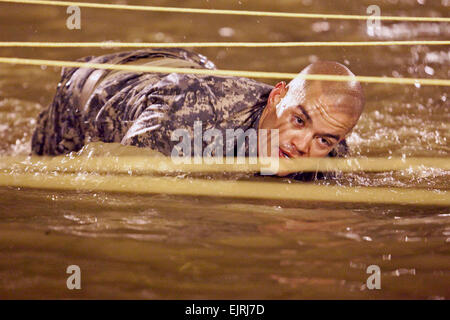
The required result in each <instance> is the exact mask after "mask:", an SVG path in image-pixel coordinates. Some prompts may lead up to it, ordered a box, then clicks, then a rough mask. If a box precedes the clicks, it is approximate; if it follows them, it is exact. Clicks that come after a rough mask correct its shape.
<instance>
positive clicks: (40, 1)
mask: <svg viewBox="0 0 450 320" xmlns="http://www.w3.org/2000/svg"><path fill="white" fill-rule="evenodd" d="M0 2H7V3H22V4H36V5H50V6H63V7H68V6H78V7H80V8H98V9H116V10H133V11H152V12H171V13H198V14H216V15H217V14H221V15H241V16H257V17H278V18H304V19H335V20H368V19H375V18H374V16H371V15H350V14H322V13H291V12H264V11H248V10H223V9H200V8H176V7H158V6H138V5H124V4H106V3H84V2H72V1H45V0H0ZM376 19H377V20H389V21H427V22H450V18H447V17H402V16H379V17H376Z"/></svg>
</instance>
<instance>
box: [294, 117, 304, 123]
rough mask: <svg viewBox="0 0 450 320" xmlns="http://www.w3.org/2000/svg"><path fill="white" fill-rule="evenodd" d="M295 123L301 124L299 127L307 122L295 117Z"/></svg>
mask: <svg viewBox="0 0 450 320" xmlns="http://www.w3.org/2000/svg"><path fill="white" fill-rule="evenodd" d="M295 122H296V123H297V124H299V125H304V124H305V121H303V119H302V118H300V117H297V116H296V117H295Z"/></svg>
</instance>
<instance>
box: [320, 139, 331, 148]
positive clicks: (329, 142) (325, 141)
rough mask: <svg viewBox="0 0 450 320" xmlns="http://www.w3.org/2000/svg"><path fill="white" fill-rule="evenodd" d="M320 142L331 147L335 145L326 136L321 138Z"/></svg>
mask: <svg viewBox="0 0 450 320" xmlns="http://www.w3.org/2000/svg"><path fill="white" fill-rule="evenodd" d="M320 143H321V144H323V145H325V146H327V147H331V146H332V145H333V143H332V142H331V141H330V140H328V139H325V138H320Z"/></svg>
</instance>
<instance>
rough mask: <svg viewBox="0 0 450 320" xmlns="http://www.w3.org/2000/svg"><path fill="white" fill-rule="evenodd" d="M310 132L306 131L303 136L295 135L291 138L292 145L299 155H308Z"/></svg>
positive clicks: (310, 140)
mask: <svg viewBox="0 0 450 320" xmlns="http://www.w3.org/2000/svg"><path fill="white" fill-rule="evenodd" d="M311 142H312V134H310V133H307V134H306V135H303V136H301V137H300V136H297V137H294V138H293V139H292V144H293V145H294V147H295V149H296V151H297V153H298V154H299V155H300V156H308V155H309V150H310V148H311Z"/></svg>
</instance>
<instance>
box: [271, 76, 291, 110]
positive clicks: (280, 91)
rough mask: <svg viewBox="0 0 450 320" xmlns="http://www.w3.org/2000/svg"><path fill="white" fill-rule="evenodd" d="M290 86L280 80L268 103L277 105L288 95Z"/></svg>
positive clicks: (273, 105) (272, 105)
mask: <svg viewBox="0 0 450 320" xmlns="http://www.w3.org/2000/svg"><path fill="white" fill-rule="evenodd" d="M287 91H288V87H287V85H286V82H284V81H281V82H278V83H277V84H276V85H275V87H274V88H273V89H272V91H271V92H270V94H269V99H268V103H269V104H270V106H271V107H275V106H276V105H277V104H278V103H279V102H280V100H281V99H282V98H283V97H284V96H285V95H286V93H287Z"/></svg>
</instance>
